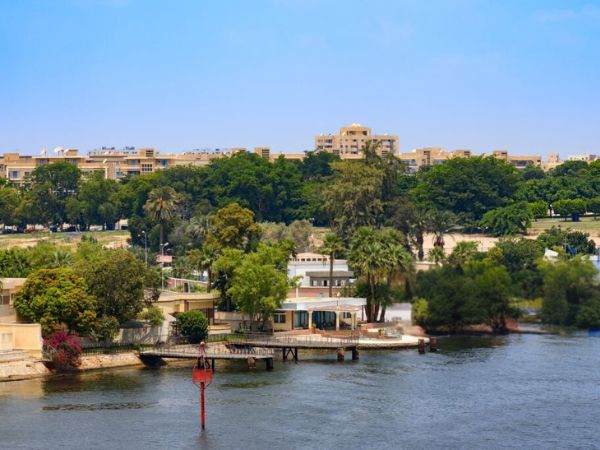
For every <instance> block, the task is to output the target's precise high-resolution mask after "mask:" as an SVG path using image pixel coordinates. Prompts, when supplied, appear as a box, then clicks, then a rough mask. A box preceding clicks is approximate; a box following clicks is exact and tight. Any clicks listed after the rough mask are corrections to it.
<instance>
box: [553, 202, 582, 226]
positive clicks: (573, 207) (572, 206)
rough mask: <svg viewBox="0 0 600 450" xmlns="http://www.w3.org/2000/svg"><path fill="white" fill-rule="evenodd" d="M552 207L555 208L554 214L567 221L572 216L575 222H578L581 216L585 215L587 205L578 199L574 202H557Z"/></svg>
mask: <svg viewBox="0 0 600 450" xmlns="http://www.w3.org/2000/svg"><path fill="white" fill-rule="evenodd" d="M552 207H553V208H554V212H555V213H557V214H559V215H560V216H561V217H564V218H565V220H566V219H567V217H569V216H571V220H572V221H573V222H578V221H579V216H580V215H582V214H585V211H586V208H587V205H586V202H585V200H582V199H580V198H578V199H574V200H571V199H565V200H557V201H555V202H554V203H553V204H552Z"/></svg>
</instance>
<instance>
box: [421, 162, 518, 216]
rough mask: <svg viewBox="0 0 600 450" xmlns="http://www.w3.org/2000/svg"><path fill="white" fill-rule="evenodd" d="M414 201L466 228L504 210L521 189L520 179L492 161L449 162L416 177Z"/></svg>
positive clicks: (510, 167) (509, 168) (503, 165)
mask: <svg viewBox="0 0 600 450" xmlns="http://www.w3.org/2000/svg"><path fill="white" fill-rule="evenodd" d="M417 180H418V185H417V187H416V188H415V189H414V192H415V195H416V197H417V200H418V201H419V202H422V203H426V204H431V205H433V206H435V207H437V208H438V209H442V210H450V211H452V212H453V213H455V214H456V215H458V218H459V221H460V222H461V223H462V224H463V225H466V226H471V225H476V224H477V222H478V221H479V220H481V218H482V217H483V215H484V214H485V213H486V212H487V211H489V210H492V209H494V208H498V207H500V206H505V205H506V204H507V203H508V202H509V201H510V200H511V199H512V197H513V195H514V194H515V192H516V191H517V189H518V188H519V186H520V183H521V175H520V174H519V173H518V172H517V170H516V169H515V168H514V167H513V166H511V165H510V164H508V163H506V162H504V161H502V160H499V159H497V158H494V157H479V156H478V157H473V158H452V159H450V160H448V161H446V162H445V163H444V164H439V165H434V166H432V167H431V169H430V170H428V171H425V172H420V173H419V174H417Z"/></svg>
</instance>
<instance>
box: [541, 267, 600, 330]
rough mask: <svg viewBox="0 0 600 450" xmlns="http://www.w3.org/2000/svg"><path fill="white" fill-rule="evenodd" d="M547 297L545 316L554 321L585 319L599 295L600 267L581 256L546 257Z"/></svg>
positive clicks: (544, 271) (553, 322) (566, 323)
mask: <svg viewBox="0 0 600 450" xmlns="http://www.w3.org/2000/svg"><path fill="white" fill-rule="evenodd" d="M540 269H541V271H542V274H543V276H544V300H543V303H542V320H543V321H544V322H545V323H549V324H554V325H574V324H576V323H577V322H578V317H579V322H580V323H582V318H583V317H582V314H583V313H585V312H591V310H590V305H591V304H595V301H597V300H598V299H599V295H598V270H597V269H596V268H595V267H594V265H593V264H592V262H591V261H589V260H585V259H583V258H581V257H575V258H572V259H569V260H558V261H555V262H549V261H542V262H541V263H540Z"/></svg>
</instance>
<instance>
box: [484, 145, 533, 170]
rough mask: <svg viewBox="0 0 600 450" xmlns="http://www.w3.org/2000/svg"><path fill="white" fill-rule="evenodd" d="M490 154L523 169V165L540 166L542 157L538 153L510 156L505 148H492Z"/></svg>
mask: <svg viewBox="0 0 600 450" xmlns="http://www.w3.org/2000/svg"><path fill="white" fill-rule="evenodd" d="M492 156H494V157H496V158H498V159H502V160H503V161H506V162H508V163H510V164H512V165H513V166H515V167H516V168H517V169H524V168H525V167H527V166H529V165H532V166H536V167H542V157H541V156H539V155H535V156H511V155H509V154H508V152H507V151H506V150H494V151H493V152H492Z"/></svg>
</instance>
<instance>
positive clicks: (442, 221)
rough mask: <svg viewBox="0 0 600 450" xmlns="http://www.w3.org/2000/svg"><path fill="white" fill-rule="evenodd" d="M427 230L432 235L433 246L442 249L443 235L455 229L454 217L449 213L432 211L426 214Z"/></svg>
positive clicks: (437, 210)
mask: <svg viewBox="0 0 600 450" xmlns="http://www.w3.org/2000/svg"><path fill="white" fill-rule="evenodd" d="M428 216H429V220H428V228H429V231H430V232H431V233H433V246H434V247H439V248H441V249H442V250H443V249H444V245H445V242H444V235H446V234H447V233H449V232H450V231H452V230H455V229H456V216H455V215H454V214H452V213H451V212H450V211H445V210H440V209H432V210H430V211H429V213H428Z"/></svg>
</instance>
